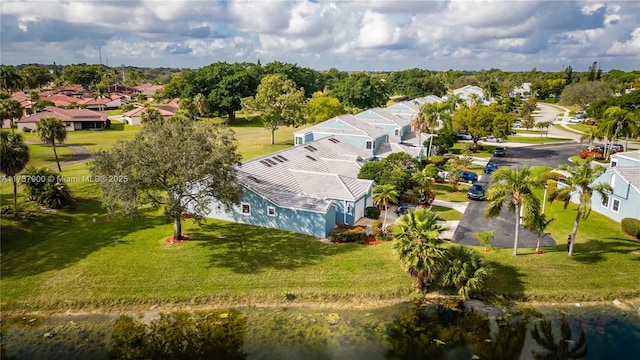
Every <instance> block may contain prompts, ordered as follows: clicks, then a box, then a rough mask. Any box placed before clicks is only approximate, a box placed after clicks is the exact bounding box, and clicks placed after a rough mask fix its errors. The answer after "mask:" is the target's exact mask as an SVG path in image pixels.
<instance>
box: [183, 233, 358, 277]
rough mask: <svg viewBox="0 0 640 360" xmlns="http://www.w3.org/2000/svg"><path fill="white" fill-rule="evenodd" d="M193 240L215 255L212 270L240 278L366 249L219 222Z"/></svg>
mask: <svg viewBox="0 0 640 360" xmlns="http://www.w3.org/2000/svg"><path fill="white" fill-rule="evenodd" d="M190 232H191V234H192V235H193V236H192V239H194V240H196V241H199V242H200V244H201V246H205V247H207V248H209V249H210V251H211V256H210V259H211V267H212V268H214V267H225V268H229V269H232V270H233V271H235V272H236V273H240V274H255V273H259V272H261V271H263V270H264V269H269V268H270V269H277V270H282V269H287V270H293V269H296V268H300V267H304V266H307V265H312V264H316V263H318V262H319V261H322V260H323V259H325V258H328V257H332V256H339V255H340V254H344V253H346V252H350V251H354V250H358V249H362V247H363V246H364V245H355V244H326V243H322V242H320V241H319V240H318V239H316V238H314V237H311V236H305V235H301V234H298V233H293V232H286V231H280V230H274V229H267V228H261V227H257V226H253V225H247V224H239V223H232V222H222V221H216V222H215V223H213V222H208V223H207V224H203V225H202V226H201V227H200V228H197V229H193V230H191V231H190Z"/></svg>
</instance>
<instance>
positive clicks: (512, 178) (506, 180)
mask: <svg viewBox="0 0 640 360" xmlns="http://www.w3.org/2000/svg"><path fill="white" fill-rule="evenodd" d="M491 180H492V184H491V186H489V188H488V189H487V192H486V198H487V200H488V204H487V207H486V209H485V212H484V214H485V216H486V217H487V218H489V219H492V218H495V217H497V216H498V215H500V210H502V206H503V205H505V204H506V205H507V209H508V210H509V211H511V212H514V213H515V214H516V216H515V218H516V227H515V235H514V239H513V255H514V256H515V255H518V239H519V237H520V213H521V210H522V209H524V214H525V215H528V214H531V213H532V212H534V211H538V210H537V209H538V208H539V207H540V204H539V201H538V199H537V198H536V197H535V196H534V195H533V189H534V188H541V187H542V186H544V180H543V179H541V178H537V177H533V176H532V175H531V170H530V169H529V167H528V166H525V167H523V168H522V170H518V169H516V170H513V169H511V168H508V167H502V168H499V169H498V170H496V171H494V172H493V173H492V174H491Z"/></svg>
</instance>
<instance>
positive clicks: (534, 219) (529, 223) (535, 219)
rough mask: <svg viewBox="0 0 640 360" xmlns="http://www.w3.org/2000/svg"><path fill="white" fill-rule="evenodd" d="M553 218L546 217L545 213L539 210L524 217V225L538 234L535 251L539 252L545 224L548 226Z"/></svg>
mask: <svg viewBox="0 0 640 360" xmlns="http://www.w3.org/2000/svg"><path fill="white" fill-rule="evenodd" d="M553 220H555V218H551V219H547V215H545V214H544V213H542V212H541V211H539V212H538V211H534V212H533V213H531V214H529V215H528V216H526V217H525V218H524V227H525V228H527V229H529V230H531V231H533V232H534V233H536V234H537V235H538V243H537V244H536V253H537V252H540V240H542V234H544V231H545V230H546V229H547V226H549V224H551V223H552V222H553Z"/></svg>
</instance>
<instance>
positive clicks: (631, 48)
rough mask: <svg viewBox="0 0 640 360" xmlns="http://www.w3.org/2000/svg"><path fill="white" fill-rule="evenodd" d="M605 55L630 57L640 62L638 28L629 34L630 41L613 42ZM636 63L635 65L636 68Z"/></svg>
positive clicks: (639, 30)
mask: <svg viewBox="0 0 640 360" xmlns="http://www.w3.org/2000/svg"><path fill="white" fill-rule="evenodd" d="M607 54H610V55H631V56H635V58H636V59H637V60H638V61H639V62H640V27H637V28H635V29H634V30H633V32H631V39H629V40H628V41H625V42H620V41H615V42H614V43H613V45H611V47H610V48H609V49H607ZM637 65H638V63H636V66H637Z"/></svg>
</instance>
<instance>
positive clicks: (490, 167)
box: [484, 162, 498, 174]
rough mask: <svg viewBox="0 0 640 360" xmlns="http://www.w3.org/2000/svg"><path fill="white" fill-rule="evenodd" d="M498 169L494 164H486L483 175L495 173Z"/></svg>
mask: <svg viewBox="0 0 640 360" xmlns="http://www.w3.org/2000/svg"><path fill="white" fill-rule="evenodd" d="M497 169H498V165H497V164H496V163H492V162H490V163H487V165H486V166H485V167H484V173H485V174H491V173H492V172H494V171H496V170H497Z"/></svg>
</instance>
